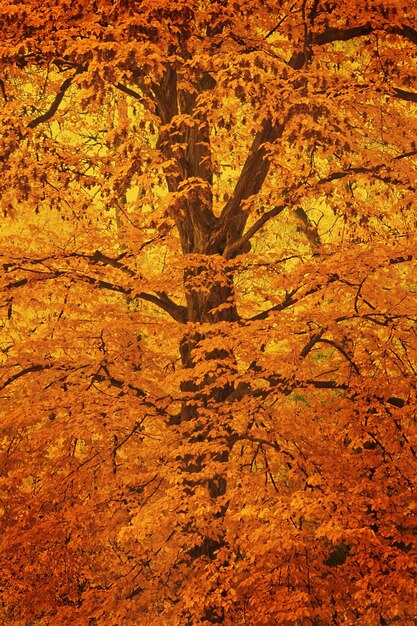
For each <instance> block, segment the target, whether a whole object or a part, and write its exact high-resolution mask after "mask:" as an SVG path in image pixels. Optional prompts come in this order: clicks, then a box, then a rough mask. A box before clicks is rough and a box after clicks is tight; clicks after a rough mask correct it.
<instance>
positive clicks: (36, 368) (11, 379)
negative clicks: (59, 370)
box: [0, 363, 53, 391]
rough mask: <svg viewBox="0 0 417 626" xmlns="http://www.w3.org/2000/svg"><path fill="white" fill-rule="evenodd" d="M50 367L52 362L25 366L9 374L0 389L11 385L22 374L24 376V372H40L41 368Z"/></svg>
mask: <svg viewBox="0 0 417 626" xmlns="http://www.w3.org/2000/svg"><path fill="white" fill-rule="evenodd" d="M51 367H53V364H52V363H44V364H38V365H30V366H29V367H25V368H24V369H23V370H20V372H17V373H16V374H13V376H10V377H9V378H7V379H6V380H5V381H4V382H3V383H2V384H1V385H0V391H3V389H5V388H6V387H8V386H9V385H11V384H12V383H13V382H14V381H15V380H18V379H19V378H21V377H22V376H26V374H31V373H32V372H41V371H43V370H47V369H50V368H51Z"/></svg>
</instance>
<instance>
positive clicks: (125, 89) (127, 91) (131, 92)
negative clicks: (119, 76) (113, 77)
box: [112, 83, 144, 102]
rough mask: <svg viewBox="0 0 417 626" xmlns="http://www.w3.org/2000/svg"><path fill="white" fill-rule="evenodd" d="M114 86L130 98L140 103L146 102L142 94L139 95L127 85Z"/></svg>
mask: <svg viewBox="0 0 417 626" xmlns="http://www.w3.org/2000/svg"><path fill="white" fill-rule="evenodd" d="M112 84H113V86H114V87H116V89H119V91H122V92H123V93H125V94H127V95H128V96H131V97H132V98H135V100H140V102H143V101H144V98H143V96H141V95H140V93H138V92H137V91H135V90H134V89H131V88H130V87H126V85H122V83H112Z"/></svg>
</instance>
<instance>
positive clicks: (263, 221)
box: [223, 204, 286, 259]
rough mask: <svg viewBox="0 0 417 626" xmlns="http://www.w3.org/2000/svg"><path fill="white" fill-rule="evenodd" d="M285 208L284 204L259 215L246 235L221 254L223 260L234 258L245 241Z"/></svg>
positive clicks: (228, 246) (229, 245)
mask: <svg viewBox="0 0 417 626" xmlns="http://www.w3.org/2000/svg"><path fill="white" fill-rule="evenodd" d="M285 207H286V205H285V204H281V205H280V206H276V207H274V208H273V209H270V210H269V211H266V213H264V214H263V215H261V217H260V218H259V219H258V220H257V221H256V222H255V223H254V224H253V225H252V226H251V227H250V228H249V229H248V230H247V232H246V233H244V234H243V235H242V237H240V239H237V240H236V241H234V242H232V243H230V244H228V245H227V246H226V248H225V250H224V252H223V256H224V258H225V259H231V258H232V256H234V254H235V253H236V252H238V251H239V250H240V248H242V246H244V244H245V243H246V242H247V241H249V240H250V239H251V238H252V237H253V236H254V235H255V233H257V232H258V230H260V229H261V228H262V226H264V225H265V224H266V223H267V222H269V220H270V219H272V218H273V217H276V216H277V215H279V214H280V213H282V211H283V210H284V209H285Z"/></svg>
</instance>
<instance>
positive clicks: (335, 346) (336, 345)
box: [317, 337, 360, 374]
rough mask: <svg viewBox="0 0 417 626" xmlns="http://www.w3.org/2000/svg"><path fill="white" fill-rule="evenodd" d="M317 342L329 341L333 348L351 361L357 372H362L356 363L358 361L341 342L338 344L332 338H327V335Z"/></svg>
mask: <svg viewBox="0 0 417 626" xmlns="http://www.w3.org/2000/svg"><path fill="white" fill-rule="evenodd" d="M317 343H327V344H328V345H329V346H332V347H333V348H335V349H336V350H338V351H339V352H340V354H342V355H343V356H344V357H345V359H346V360H347V361H348V362H349V363H350V365H351V366H352V367H353V369H354V370H355V372H356V374H360V371H359V368H358V366H357V365H356V363H355V362H354V361H353V359H352V358H351V357H350V356H349V354H348V353H347V352H346V350H345V349H344V348H343V347H342V346H339V344H337V343H336V342H335V341H333V340H332V339H326V338H325V337H320V339H318V341H317Z"/></svg>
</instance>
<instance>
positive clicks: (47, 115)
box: [28, 67, 84, 128]
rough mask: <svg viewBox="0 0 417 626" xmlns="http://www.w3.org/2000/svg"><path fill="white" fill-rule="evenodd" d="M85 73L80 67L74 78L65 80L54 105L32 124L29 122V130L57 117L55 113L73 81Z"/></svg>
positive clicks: (70, 77)
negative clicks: (78, 75)
mask: <svg viewBox="0 0 417 626" xmlns="http://www.w3.org/2000/svg"><path fill="white" fill-rule="evenodd" d="M83 71H84V70H83V69H82V68H81V67H79V68H77V70H76V71H75V74H73V75H72V76H69V77H68V78H66V79H65V80H64V82H63V83H62V85H61V87H60V88H59V91H58V93H57V94H56V96H55V99H54V101H53V103H52V104H51V106H50V107H49V109H48V110H47V111H46V112H45V113H43V114H42V115H39V117H36V118H35V119H33V120H32V121H31V122H29V124H28V127H29V128H36V126H39V124H42V123H43V122H47V121H48V120H50V119H51V118H52V117H53V116H54V115H55V113H56V112H57V110H58V107H59V105H60V104H61V102H62V100H63V99H64V96H65V93H66V92H67V91H68V89H69V88H70V86H71V84H72V81H73V80H74V78H75V76H77V74H81V72H83Z"/></svg>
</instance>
